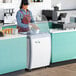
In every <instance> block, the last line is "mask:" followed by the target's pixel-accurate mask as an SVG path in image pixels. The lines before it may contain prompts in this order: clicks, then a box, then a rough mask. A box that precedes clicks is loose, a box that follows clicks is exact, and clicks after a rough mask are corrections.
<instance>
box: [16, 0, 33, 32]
mask: <svg viewBox="0 0 76 76" xmlns="http://www.w3.org/2000/svg"><path fill="white" fill-rule="evenodd" d="M27 8H28V1H27V0H22V2H21V6H20V10H19V11H18V12H17V15H16V18H17V23H18V26H17V28H18V32H28V31H29V23H34V19H33V16H32V13H31V11H29V10H28V9H27Z"/></svg>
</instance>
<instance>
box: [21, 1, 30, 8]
mask: <svg viewBox="0 0 76 76" xmlns="http://www.w3.org/2000/svg"><path fill="white" fill-rule="evenodd" d="M22 5H29V3H28V0H22V1H21V5H20V9H21V8H22Z"/></svg>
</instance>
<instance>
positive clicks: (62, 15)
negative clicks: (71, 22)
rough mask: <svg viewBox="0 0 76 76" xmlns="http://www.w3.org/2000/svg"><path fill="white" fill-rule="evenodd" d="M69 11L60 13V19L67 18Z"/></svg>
mask: <svg viewBox="0 0 76 76" xmlns="http://www.w3.org/2000/svg"><path fill="white" fill-rule="evenodd" d="M66 15H67V13H60V15H59V17H58V20H61V18H65V17H66Z"/></svg>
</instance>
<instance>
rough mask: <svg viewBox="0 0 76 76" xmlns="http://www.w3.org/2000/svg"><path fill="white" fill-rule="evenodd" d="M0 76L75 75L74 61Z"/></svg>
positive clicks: (75, 64)
mask: <svg viewBox="0 0 76 76" xmlns="http://www.w3.org/2000/svg"><path fill="white" fill-rule="evenodd" d="M0 76H1V75H0ZM2 76H76V63H72V64H67V65H62V66H56V67H48V68H41V69H37V70H33V71H32V72H25V71H24V70H22V71H17V72H14V73H9V74H5V75H2Z"/></svg>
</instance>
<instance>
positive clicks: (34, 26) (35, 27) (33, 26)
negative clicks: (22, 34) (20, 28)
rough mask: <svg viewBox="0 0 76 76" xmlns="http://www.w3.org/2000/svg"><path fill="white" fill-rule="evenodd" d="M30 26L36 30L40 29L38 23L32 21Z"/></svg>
mask: <svg viewBox="0 0 76 76" xmlns="http://www.w3.org/2000/svg"><path fill="white" fill-rule="evenodd" d="M29 27H31V28H33V29H35V30H40V28H39V27H38V26H37V25H35V24H32V23H30V24H29Z"/></svg>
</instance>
